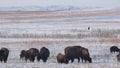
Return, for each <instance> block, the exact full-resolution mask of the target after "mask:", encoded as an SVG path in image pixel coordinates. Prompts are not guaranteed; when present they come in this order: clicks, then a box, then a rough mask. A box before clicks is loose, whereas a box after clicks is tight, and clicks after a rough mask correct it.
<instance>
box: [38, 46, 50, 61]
mask: <svg viewBox="0 0 120 68" xmlns="http://www.w3.org/2000/svg"><path fill="white" fill-rule="evenodd" d="M49 55H50V51H49V50H48V49H47V48H46V47H42V48H41V49H40V53H39V54H38V56H37V60H38V61H40V59H42V60H43V62H46V61H47V59H48V57H49Z"/></svg>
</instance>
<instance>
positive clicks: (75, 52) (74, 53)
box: [65, 46, 92, 63]
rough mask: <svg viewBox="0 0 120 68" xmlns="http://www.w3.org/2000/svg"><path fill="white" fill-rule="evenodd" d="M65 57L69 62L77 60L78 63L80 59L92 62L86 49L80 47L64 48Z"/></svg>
mask: <svg viewBox="0 0 120 68" xmlns="http://www.w3.org/2000/svg"><path fill="white" fill-rule="evenodd" d="M65 57H66V58H67V59H68V60H71V62H73V61H74V59H78V62H79V61H80V58H81V59H82V62H83V60H85V62H86V61H89V62H90V63H91V62H92V60H91V58H90V55H89V52H88V49H86V48H83V47H81V46H68V47H66V48H65Z"/></svg>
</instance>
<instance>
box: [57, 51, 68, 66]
mask: <svg viewBox="0 0 120 68" xmlns="http://www.w3.org/2000/svg"><path fill="white" fill-rule="evenodd" d="M57 62H58V63H66V64H68V59H66V58H65V55H63V54H61V53H58V55H57Z"/></svg>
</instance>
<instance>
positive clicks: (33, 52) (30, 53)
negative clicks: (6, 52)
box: [20, 48, 39, 62]
mask: <svg viewBox="0 0 120 68" xmlns="http://www.w3.org/2000/svg"><path fill="white" fill-rule="evenodd" d="M38 53H39V50H38V49H36V48H30V49H29V50H26V51H25V50H22V51H21V54H20V58H25V61H26V62H27V60H30V61H31V62H34V61H35V57H36V56H37V55H38Z"/></svg>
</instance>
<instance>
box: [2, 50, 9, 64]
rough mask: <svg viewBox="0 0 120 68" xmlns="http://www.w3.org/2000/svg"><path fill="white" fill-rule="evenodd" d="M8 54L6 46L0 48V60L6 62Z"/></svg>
mask: <svg viewBox="0 0 120 68" xmlns="http://www.w3.org/2000/svg"><path fill="white" fill-rule="evenodd" d="M8 55H9V50H8V49H7V48H1V50H0V61H1V62H2V61H4V63H6V62H7V59H8Z"/></svg>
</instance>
